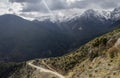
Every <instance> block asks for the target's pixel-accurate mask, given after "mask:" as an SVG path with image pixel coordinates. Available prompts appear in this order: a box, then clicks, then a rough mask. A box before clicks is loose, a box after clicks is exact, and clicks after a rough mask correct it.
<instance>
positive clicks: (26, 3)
mask: <svg viewBox="0 0 120 78" xmlns="http://www.w3.org/2000/svg"><path fill="white" fill-rule="evenodd" d="M119 6H120V0H0V15H2V14H8V13H9V14H17V15H23V16H28V17H29V16H31V15H33V16H34V15H37V14H38V15H42V14H43V15H44V14H48V13H52V12H53V11H58V10H59V11H60V10H68V9H74V8H77V9H84V10H85V9H106V10H107V9H113V8H116V7H119Z"/></svg>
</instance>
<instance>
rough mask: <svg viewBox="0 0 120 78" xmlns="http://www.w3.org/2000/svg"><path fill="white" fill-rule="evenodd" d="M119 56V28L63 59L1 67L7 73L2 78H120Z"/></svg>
mask: <svg viewBox="0 0 120 78" xmlns="http://www.w3.org/2000/svg"><path fill="white" fill-rule="evenodd" d="M118 26H120V25H119V24H118ZM119 56H120V29H116V30H114V31H112V32H109V33H107V34H105V35H103V36H100V37H97V38H95V39H94V40H91V41H90V42H88V43H87V44H85V45H83V46H81V47H80V48H78V49H76V50H75V51H72V52H71V53H68V54H66V55H64V56H61V57H55V58H45V59H35V60H30V61H27V62H23V63H19V64H13V65H11V63H10V64H7V65H8V66H6V64H4V63H1V64H0V65H1V66H0V68H3V69H4V71H2V72H1V73H2V74H1V73H0V77H1V78H43V77H44V78H93V77H94V78H98V77H100V78H103V77H105V78H119V77H120V76H119V75H120V72H119V70H120V66H119V64H120V57H119ZM40 70H41V71H40ZM5 72H7V74H6V73H5ZM4 74H5V75H4Z"/></svg>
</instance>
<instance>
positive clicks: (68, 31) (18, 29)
mask: <svg viewBox="0 0 120 78" xmlns="http://www.w3.org/2000/svg"><path fill="white" fill-rule="evenodd" d="M119 10H120V9H119V8H116V9H115V10H114V11H112V12H109V11H97V10H93V9H89V10H86V11H85V12H83V13H81V11H78V10H72V11H68V12H66V11H65V14H67V15H68V16H65V15H64V16H63V15H62V14H61V13H59V15H60V16H61V17H57V15H56V17H57V18H58V19H57V20H56V21H51V20H50V18H49V19H47V20H42V21H40V20H34V21H29V20H26V19H23V18H21V17H19V16H16V15H10V14H6V15H2V16H0V61H24V60H29V59H34V58H47V57H56V56H61V55H64V54H66V53H68V52H70V51H72V50H75V49H76V48H78V47H79V46H81V45H83V44H85V43H86V42H88V41H90V40H91V39H93V38H95V37H97V36H100V35H102V34H104V33H106V32H109V31H111V30H113V29H115V28H118V27H119V26H116V25H117V22H118V23H119V20H118V19H119V17H116V14H117V15H118V14H119ZM69 12H71V13H72V14H71V15H69V14H68V13H69ZM56 13H57V12H56ZM41 18H43V17H41ZM59 19H62V20H64V21H62V20H61V21H60V20H59Z"/></svg>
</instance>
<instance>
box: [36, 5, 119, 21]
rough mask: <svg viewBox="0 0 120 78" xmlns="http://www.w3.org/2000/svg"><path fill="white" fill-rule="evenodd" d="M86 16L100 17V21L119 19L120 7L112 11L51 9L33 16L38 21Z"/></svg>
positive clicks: (68, 19)
mask: <svg viewBox="0 0 120 78" xmlns="http://www.w3.org/2000/svg"><path fill="white" fill-rule="evenodd" d="M83 16H86V17H87V18H89V17H90V18H91V16H92V17H93V16H94V17H96V18H100V20H101V21H104V20H113V21H114V20H115V21H117V20H119V19H120V7H119V8H115V9H114V10H113V11H110V10H99V9H88V10H81V9H69V10H59V11H53V12H52V13H49V14H46V15H44V16H40V17H37V18H35V19H36V20H38V21H46V20H49V21H51V22H66V21H71V20H75V19H78V18H80V17H83Z"/></svg>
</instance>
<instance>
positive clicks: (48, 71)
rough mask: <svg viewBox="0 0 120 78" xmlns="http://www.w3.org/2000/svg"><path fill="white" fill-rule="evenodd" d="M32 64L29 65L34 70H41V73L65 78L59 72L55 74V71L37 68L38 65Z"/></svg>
mask: <svg viewBox="0 0 120 78" xmlns="http://www.w3.org/2000/svg"><path fill="white" fill-rule="evenodd" d="M32 63H33V62H28V65H29V66H31V67H33V68H36V69H38V70H40V72H46V73H51V74H54V75H56V76H58V77H59V78H65V77H64V76H63V75H61V74H59V73H58V72H54V71H51V70H48V69H45V68H42V67H39V66H36V65H34V64H32Z"/></svg>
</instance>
